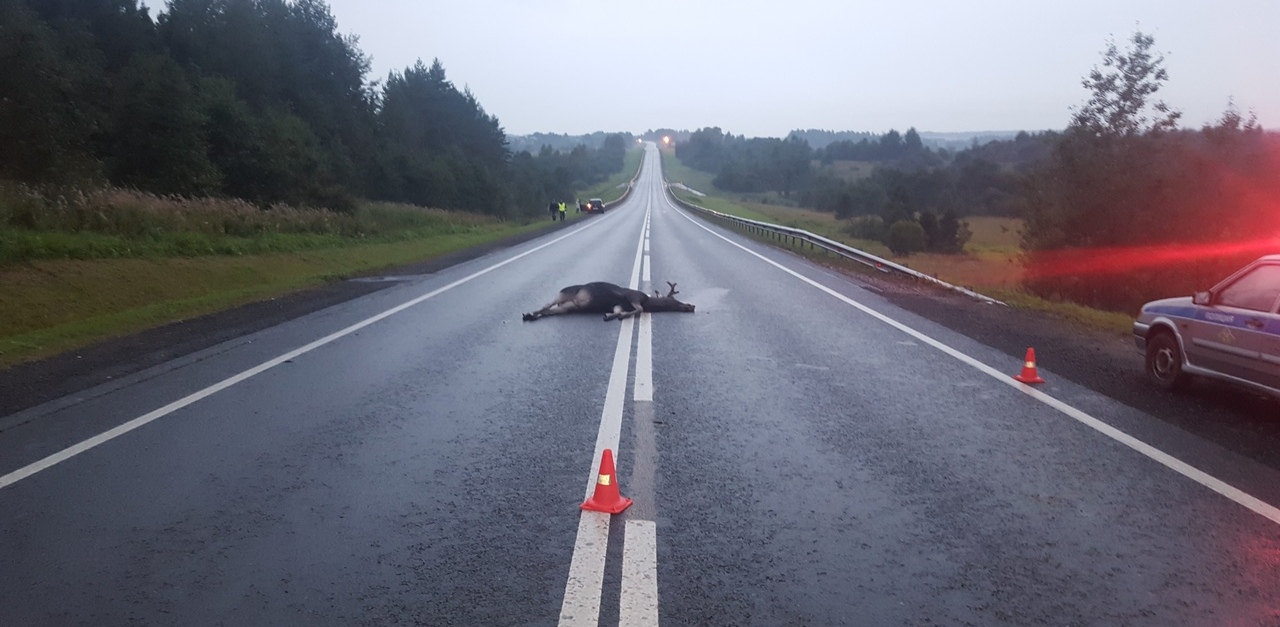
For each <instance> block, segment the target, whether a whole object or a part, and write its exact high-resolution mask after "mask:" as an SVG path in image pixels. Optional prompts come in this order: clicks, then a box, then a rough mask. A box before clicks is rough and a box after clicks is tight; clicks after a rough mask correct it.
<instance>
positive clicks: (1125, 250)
mask: <svg viewBox="0 0 1280 627" xmlns="http://www.w3.org/2000/svg"><path fill="white" fill-rule="evenodd" d="M1277 253H1280V237H1269V238H1265V239H1256V240H1251V241H1246V242H1212V243H1204V244H1169V245H1161V246H1137V247H1111V248H1069V249H1064V250H1043V251H1036V252H1035V253H1032V254H1031V255H1030V256H1029V257H1028V263H1027V266H1026V275H1025V278H1027V279H1043V278H1051V277H1062V276H1087V275H1106V274H1122V273H1132V272H1136V271H1141V270H1153V269H1160V268H1168V267H1169V266H1170V265H1171V264H1185V263H1190V262H1197V261H1213V260H1216V259H1231V258H1248V259H1249V260H1250V261H1252V260H1253V259H1256V258H1258V257H1261V256H1263V255H1267V254H1277Z"/></svg>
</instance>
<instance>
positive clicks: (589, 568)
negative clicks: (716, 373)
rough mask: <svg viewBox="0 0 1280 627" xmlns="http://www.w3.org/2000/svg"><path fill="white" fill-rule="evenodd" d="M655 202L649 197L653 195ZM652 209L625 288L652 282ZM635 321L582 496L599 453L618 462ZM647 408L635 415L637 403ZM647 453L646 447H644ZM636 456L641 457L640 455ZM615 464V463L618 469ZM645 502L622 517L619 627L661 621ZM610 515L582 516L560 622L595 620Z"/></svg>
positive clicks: (649, 391)
mask: <svg viewBox="0 0 1280 627" xmlns="http://www.w3.org/2000/svg"><path fill="white" fill-rule="evenodd" d="M650 202H652V194H651V196H650ZM650 210H651V208H647V209H646V211H645V219H644V227H643V228H642V229H641V234H640V242H639V244H638V245H637V246H636V256H635V264H634V266H633V270H632V273H631V281H630V284H629V287H630V288H631V289H639V287H640V275H641V269H642V268H643V269H644V275H645V280H646V282H647V281H648V277H649V268H648V267H649V263H648V261H649V256H648V250H649V217H650ZM639 320H640V338H639V339H640V346H639V348H638V350H637V355H636V384H635V400H636V402H637V411H638V413H637V416H638V418H637V420H639V416H640V414H644V415H647V416H649V417H650V418H649V424H648V427H649V430H650V431H649V433H648V437H647V438H644V437H639V438H638V440H647V441H646V442H644V443H638V444H640V446H638V449H640V451H638V452H642V453H646V454H645V455H644V457H647V459H645V460H644V463H645V466H646V470H647V473H646V477H645V483H647V485H646V490H647V492H648V494H650V495H651V494H652V487H653V473H652V464H653V459H652V451H653V438H652V414H653V409H652V404H651V403H652V400H653V367H652V365H653V345H652V337H653V334H652V326H651V320H650V317H649V315H648V314H642V315H641V316H640V317H639ZM635 321H636V318H626V319H624V320H622V328H621V330H620V331H619V332H618V344H617V347H616V348H615V350H614V355H613V368H612V370H611V372H610V374H609V386H608V388H607V391H606V392H605V400H604V409H603V411H602V412H601V416H600V430H599V432H598V433H597V435H596V446H595V451H594V452H593V453H592V456H591V459H592V462H591V472H590V473H588V475H587V477H588V481H587V490H586V493H585V494H584V495H583V496H584V498H586V497H587V496H590V494H591V491H592V490H594V489H595V484H596V477H598V476H599V469H600V457H601V455H602V454H603V452H604V449H606V448H607V449H611V450H613V451H614V454H615V459H617V458H620V457H621V455H620V453H619V451H618V441H619V440H620V439H621V433H622V414H623V405H624V402H625V397H626V387H627V375H628V371H629V367H630V362H631V339H632V334H633V331H634V330H635ZM642 404H643V405H644V406H645V407H644V408H643V409H644V411H640V409H641V408H640V407H639V406H640V405H642ZM646 449H647V450H646ZM637 457H638V458H639V457H641V455H639V454H638V456H637ZM619 465H620V464H619ZM637 500H638V501H641V503H643V502H644V501H648V503H645V504H643V505H639V506H636V507H635V511H634V512H633V513H629V514H628V515H627V520H626V523H625V526H624V539H623V551H622V598H621V603H620V606H619V624H621V625H657V624H658V577H657V561H658V559H657V528H656V525H655V524H654V522H653V520H651V519H649V520H643V519H639V518H640V516H636V514H640V515H641V516H642V515H644V514H645V513H648V515H649V517H650V518H652V509H653V506H652V497H650V498H648V499H637ZM609 520H610V515H609V514H605V513H601V512H591V511H583V512H582V514H581V518H580V519H579V520H578V536H577V539H576V541H575V542H574V546H573V559H572V561H571V562H570V564H569V577H568V580H567V581H566V583H565V590H564V601H563V603H562V604H561V606H560V623H559V624H560V625H561V626H562V627H567V626H592V627H594V626H595V625H598V624H599V621H600V598H601V596H602V594H603V587H604V569H605V555H606V553H607V550H608V546H609Z"/></svg>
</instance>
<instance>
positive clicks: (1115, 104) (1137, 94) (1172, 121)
mask: <svg viewBox="0 0 1280 627" xmlns="http://www.w3.org/2000/svg"><path fill="white" fill-rule="evenodd" d="M1153 46H1155V37H1153V36H1151V35H1149V34H1146V33H1143V32H1142V31H1136V32H1134V33H1133V35H1132V36H1131V37H1130V38H1129V47H1128V48H1126V49H1124V50H1121V49H1120V48H1119V47H1117V46H1116V42H1115V41H1108V42H1107V48H1106V51H1105V52H1103V55H1102V65H1101V66H1100V67H1099V66H1094V68H1093V71H1091V72H1089V75H1088V76H1086V77H1085V78H1084V80H1083V81H1081V84H1082V85H1083V86H1084V88H1085V89H1087V90H1089V93H1090V97H1089V100H1088V101H1087V102H1086V103H1085V104H1084V106H1082V107H1080V108H1079V109H1077V110H1076V111H1075V115H1073V116H1072V119H1071V126H1072V127H1073V128H1074V129H1076V130H1078V131H1083V132H1088V133H1090V134H1093V135H1095V136H1112V137H1132V136H1134V135H1142V134H1144V133H1148V132H1151V131H1168V130H1173V129H1175V128H1177V122H1178V118H1180V117H1181V116H1182V113H1181V112H1179V111H1178V110H1176V109H1173V108H1171V107H1170V106H1169V105H1167V104H1165V103H1164V102H1163V101H1159V100H1157V101H1152V100H1151V99H1152V97H1153V96H1155V94H1156V92H1158V91H1160V88H1161V86H1163V85H1164V83H1165V82H1166V81H1168V80H1169V72H1168V71H1167V70H1165V68H1164V55H1163V54H1159V53H1155V52H1153V51H1152V47H1153Z"/></svg>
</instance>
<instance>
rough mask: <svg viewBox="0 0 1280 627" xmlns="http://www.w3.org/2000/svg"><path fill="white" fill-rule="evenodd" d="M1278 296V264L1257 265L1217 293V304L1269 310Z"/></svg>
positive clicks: (1279, 279)
mask: <svg viewBox="0 0 1280 627" xmlns="http://www.w3.org/2000/svg"><path fill="white" fill-rule="evenodd" d="M1277 296H1280V266H1276V265H1268V266H1258V267H1257V268H1254V269H1253V270H1252V271H1250V272H1249V273H1248V274H1246V275H1244V276H1242V277H1240V278H1239V279H1238V280H1236V282H1234V283H1232V284H1231V285H1228V286H1227V287H1226V288H1225V289H1223V290H1222V291H1221V292H1220V293H1219V294H1218V304H1219V305H1226V306H1227V307H1239V308H1241V309H1252V310H1254V311H1271V307H1272V306H1273V305H1275V303H1276V297H1277Z"/></svg>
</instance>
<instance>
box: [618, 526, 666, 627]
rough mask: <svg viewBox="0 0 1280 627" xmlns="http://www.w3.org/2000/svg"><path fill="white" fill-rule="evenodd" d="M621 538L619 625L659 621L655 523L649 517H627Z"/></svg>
mask: <svg viewBox="0 0 1280 627" xmlns="http://www.w3.org/2000/svg"><path fill="white" fill-rule="evenodd" d="M623 532H624V537H623V541H622V602H621V603H620V604H619V606H618V625H620V626H621V627H657V625H658V526H657V525H656V524H655V523H654V522H653V521H652V520H628V521H627V523H626V526H625V527H624V528H623Z"/></svg>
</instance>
